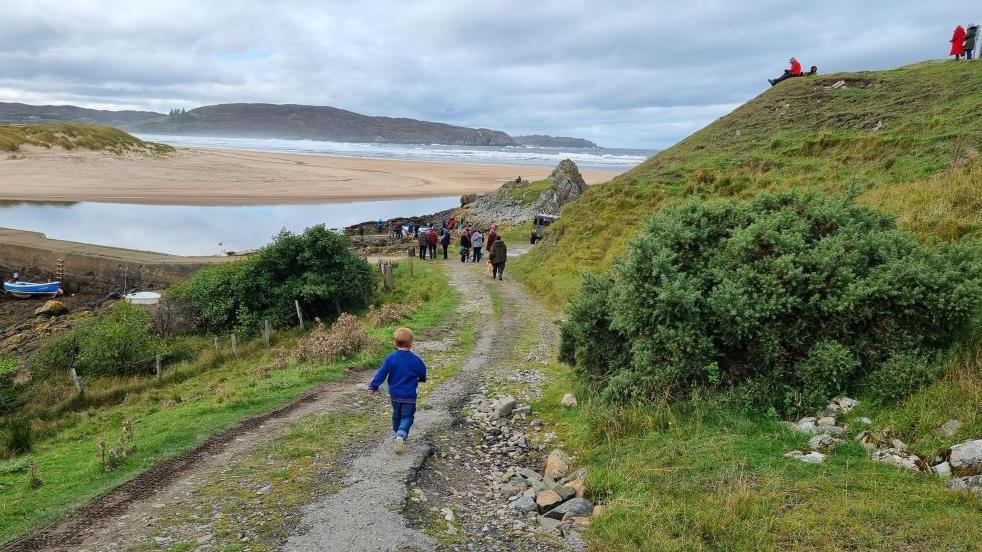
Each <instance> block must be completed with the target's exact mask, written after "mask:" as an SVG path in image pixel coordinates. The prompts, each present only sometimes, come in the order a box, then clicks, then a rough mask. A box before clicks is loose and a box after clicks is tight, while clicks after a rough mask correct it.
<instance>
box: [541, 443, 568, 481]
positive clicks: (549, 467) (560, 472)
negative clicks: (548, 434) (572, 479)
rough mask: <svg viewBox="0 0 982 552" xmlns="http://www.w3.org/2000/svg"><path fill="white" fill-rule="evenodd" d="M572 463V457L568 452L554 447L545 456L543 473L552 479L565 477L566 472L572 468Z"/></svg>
mask: <svg viewBox="0 0 982 552" xmlns="http://www.w3.org/2000/svg"><path fill="white" fill-rule="evenodd" d="M572 463H573V459H572V458H570V456H569V455H568V454H566V453H565V452H563V451H562V450H560V449H555V450H553V451H552V452H550V453H549V456H548V458H546V471H545V475H546V476H547V477H552V478H553V479H560V478H563V477H566V474H568V473H569V470H570V469H571V468H572Z"/></svg>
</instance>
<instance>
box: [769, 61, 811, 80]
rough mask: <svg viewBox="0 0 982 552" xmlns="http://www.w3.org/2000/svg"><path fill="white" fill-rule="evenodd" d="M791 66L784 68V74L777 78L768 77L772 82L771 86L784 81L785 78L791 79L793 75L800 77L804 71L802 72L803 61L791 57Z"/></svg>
mask: <svg viewBox="0 0 982 552" xmlns="http://www.w3.org/2000/svg"><path fill="white" fill-rule="evenodd" d="M790 61H791V67H790V68H788V69H785V70H784V74H783V75H781V76H780V77H778V78H776V79H767V82H769V83H771V86H774V85H775V84H777V83H779V82H781V81H783V80H784V79H790V78H791V77H800V76H801V75H802V74H803V73H802V72H801V62H800V61H798V60H797V59H795V58H791V60H790Z"/></svg>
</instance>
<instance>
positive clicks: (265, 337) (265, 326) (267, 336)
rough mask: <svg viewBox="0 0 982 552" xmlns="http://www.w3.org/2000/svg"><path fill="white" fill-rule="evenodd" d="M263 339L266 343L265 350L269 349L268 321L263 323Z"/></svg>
mask: <svg viewBox="0 0 982 552" xmlns="http://www.w3.org/2000/svg"><path fill="white" fill-rule="evenodd" d="M263 339H264V340H265V341H266V348H267V349H268V348H269V319H268V318H267V319H266V320H264V321H263Z"/></svg>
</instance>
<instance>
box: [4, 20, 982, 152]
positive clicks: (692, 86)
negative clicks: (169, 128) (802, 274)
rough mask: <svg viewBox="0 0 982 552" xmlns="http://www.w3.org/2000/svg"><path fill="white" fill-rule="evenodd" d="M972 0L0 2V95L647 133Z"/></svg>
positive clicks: (870, 51)
mask: <svg viewBox="0 0 982 552" xmlns="http://www.w3.org/2000/svg"><path fill="white" fill-rule="evenodd" d="M971 5H972V2H964V1H960V2H955V1H947V0H938V1H931V2H926V1H924V0H894V1H889V2H887V1H880V0H863V1H861V2H860V1H856V0H850V1H838V0H829V1H806V0H799V1H784V0H781V1H778V0H758V1H753V2H750V1H737V0H686V1H675V2H668V1H660V0H645V1H633V0H632V1H626V0H625V1H620V0H606V1H594V2H586V1H579V0H562V1H552V0H536V1H534V2H530V1H528V0H517V1H512V0H502V1H495V0H484V1H481V2H472V1H470V0H454V1H450V0H433V1H431V0H410V1H406V0H400V1H387V0H379V1H373V0H361V1H358V2H355V1H350V0H348V1H332V0H318V1H302V0H297V1H290V0H283V1H277V2H271V1H269V0H266V1H250V0H241V1H239V0H224V1H217V0H197V1H184V0H168V1H167V2H158V1H154V0H141V1H139V2H134V1H132V0H129V1H126V2H119V1H95V0H93V1H83V0H75V1H66V0H62V1H46V0H31V1H29V2H25V1H23V0H0V13H2V14H3V15H2V17H0V101H7V102H24V103H31V104H72V105H79V106H83V107H91V108H102V109H148V110H153V111H160V112H165V113H166V112H167V111H168V110H170V109H172V108H181V107H183V108H185V109H192V108H194V107H199V106H201V105H209V104H216V103H231V102H269V103H300V104H312V105H330V106H334V107H340V108H343V109H349V110H352V111H356V112H359V113H365V114H368V115H386V116H395V117H411V118H416V119H424V120H432V121H440V122H446V123H451V124H459V125H464V126H472V127H486V128H493V129H496V130H504V131H506V132H508V133H510V134H513V135H518V134H528V133H537V134H552V135H562V136H575V137H582V138H587V139H590V140H593V141H595V142H597V143H598V144H600V145H602V146H607V147H636V148H663V147H666V146H668V145H671V144H672V143H674V142H676V141H678V140H680V139H681V138H684V137H685V136H687V135H688V134H690V133H692V132H693V131H695V130H698V129H699V128H701V127H703V126H705V125H706V124H708V123H709V122H711V121H713V120H714V119H716V118H718V117H720V116H721V115H724V114H726V113H728V112H729V111H731V110H732V109H734V108H735V107H737V106H738V105H740V104H742V103H743V102H745V101H747V100H749V99H750V98H752V97H754V96H756V95H757V94H759V93H761V92H763V91H764V90H765V89H766V88H767V87H768V84H767V80H766V79H767V78H769V77H774V76H777V75H779V74H780V73H781V71H782V70H783V69H784V68H785V67H786V66H787V61H788V58H789V57H791V56H796V57H797V58H798V59H799V60H801V62H802V64H803V65H804V66H805V68H806V69H807V67H809V66H811V65H817V66H818V67H819V70H820V71H821V72H823V73H824V72H833V71H854V70H868V69H887V68H893V67H898V66H901V65H906V64H910V63H915V62H919V61H923V60H927V59H943V58H944V57H945V56H946V54H947V53H948V48H949V46H950V45H949V43H948V40H949V39H950V37H951V33H952V30H953V29H954V27H955V25H957V24H961V25H963V26H967V24H968V23H970V21H969V18H971V17H972V16H973V15H974V16H976V17H979V18H982V10H977V11H979V12H980V13H976V14H972V12H971V9H970V7H971Z"/></svg>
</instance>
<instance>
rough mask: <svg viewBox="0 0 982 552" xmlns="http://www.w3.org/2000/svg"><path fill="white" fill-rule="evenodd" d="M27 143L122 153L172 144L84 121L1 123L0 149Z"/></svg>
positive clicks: (149, 150) (16, 148)
mask: <svg viewBox="0 0 982 552" xmlns="http://www.w3.org/2000/svg"><path fill="white" fill-rule="evenodd" d="M25 145H30V146H37V147H42V148H45V149H51V148H63V149H66V150H74V149H79V148H81V149H88V150H93V151H108V152H112V153H115V154H117V155H121V154H123V153H126V152H142V153H152V154H158V155H160V154H166V153H173V152H174V151H175V150H174V148H173V147H172V146H168V145H166V144H157V143H155V142H144V141H143V140H140V139H139V138H137V137H135V136H132V135H130V134H128V133H126V132H124V131H122V130H120V129H118V128H114V127H109V126H103V125H89V124H83V123H43V124H37V125H0V151H6V152H11V153H13V152H17V151H20V149H21V147H22V146H25Z"/></svg>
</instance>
